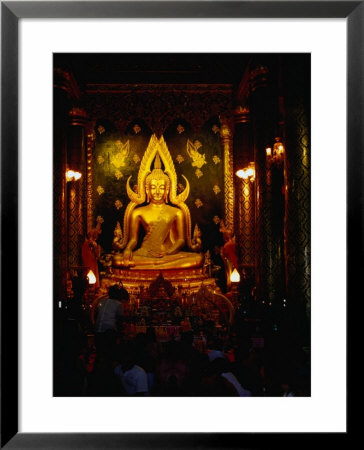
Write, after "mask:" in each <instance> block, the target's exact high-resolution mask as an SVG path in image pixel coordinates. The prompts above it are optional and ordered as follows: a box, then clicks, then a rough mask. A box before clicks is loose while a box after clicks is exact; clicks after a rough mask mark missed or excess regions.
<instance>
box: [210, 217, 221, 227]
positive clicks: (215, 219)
mask: <svg viewBox="0 0 364 450" xmlns="http://www.w3.org/2000/svg"><path fill="white" fill-rule="evenodd" d="M212 220H213V222H214V223H215V224H216V225H218V224H219V223H220V221H221V219H220V217H219V216H214V218H213V219H212Z"/></svg>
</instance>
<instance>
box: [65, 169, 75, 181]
mask: <svg viewBox="0 0 364 450" xmlns="http://www.w3.org/2000/svg"><path fill="white" fill-rule="evenodd" d="M74 175H75V173H74V171H73V170H67V172H66V179H67V181H71V180H72V179H73V177H74Z"/></svg>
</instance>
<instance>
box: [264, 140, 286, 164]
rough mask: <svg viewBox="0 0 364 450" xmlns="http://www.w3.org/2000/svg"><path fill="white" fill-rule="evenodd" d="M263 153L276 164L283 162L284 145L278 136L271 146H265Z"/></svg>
mask: <svg viewBox="0 0 364 450" xmlns="http://www.w3.org/2000/svg"><path fill="white" fill-rule="evenodd" d="M265 153H266V155H267V158H268V159H269V160H271V161H272V162H276V163H278V164H280V163H282V162H283V158H284V145H283V143H282V141H281V138H280V137H276V138H275V143H274V145H273V150H272V147H267V148H266V149H265Z"/></svg>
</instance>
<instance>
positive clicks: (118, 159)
mask: <svg viewBox="0 0 364 450" xmlns="http://www.w3.org/2000/svg"><path fill="white" fill-rule="evenodd" d="M115 147H116V149H117V150H118V152H117V153H116V154H115V155H113V156H112V157H111V164H113V165H114V166H115V167H116V168H117V169H119V168H120V167H124V166H125V159H126V158H127V156H128V155H129V151H130V144H129V141H127V142H126V143H125V144H123V143H122V142H121V141H120V140H119V139H118V140H117V141H116V142H115Z"/></svg>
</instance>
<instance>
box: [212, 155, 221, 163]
mask: <svg viewBox="0 0 364 450" xmlns="http://www.w3.org/2000/svg"><path fill="white" fill-rule="evenodd" d="M212 160H213V162H214V163H215V164H219V163H220V162H221V159H220V158H219V157H218V156H217V155H214V156H213V158H212Z"/></svg>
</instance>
